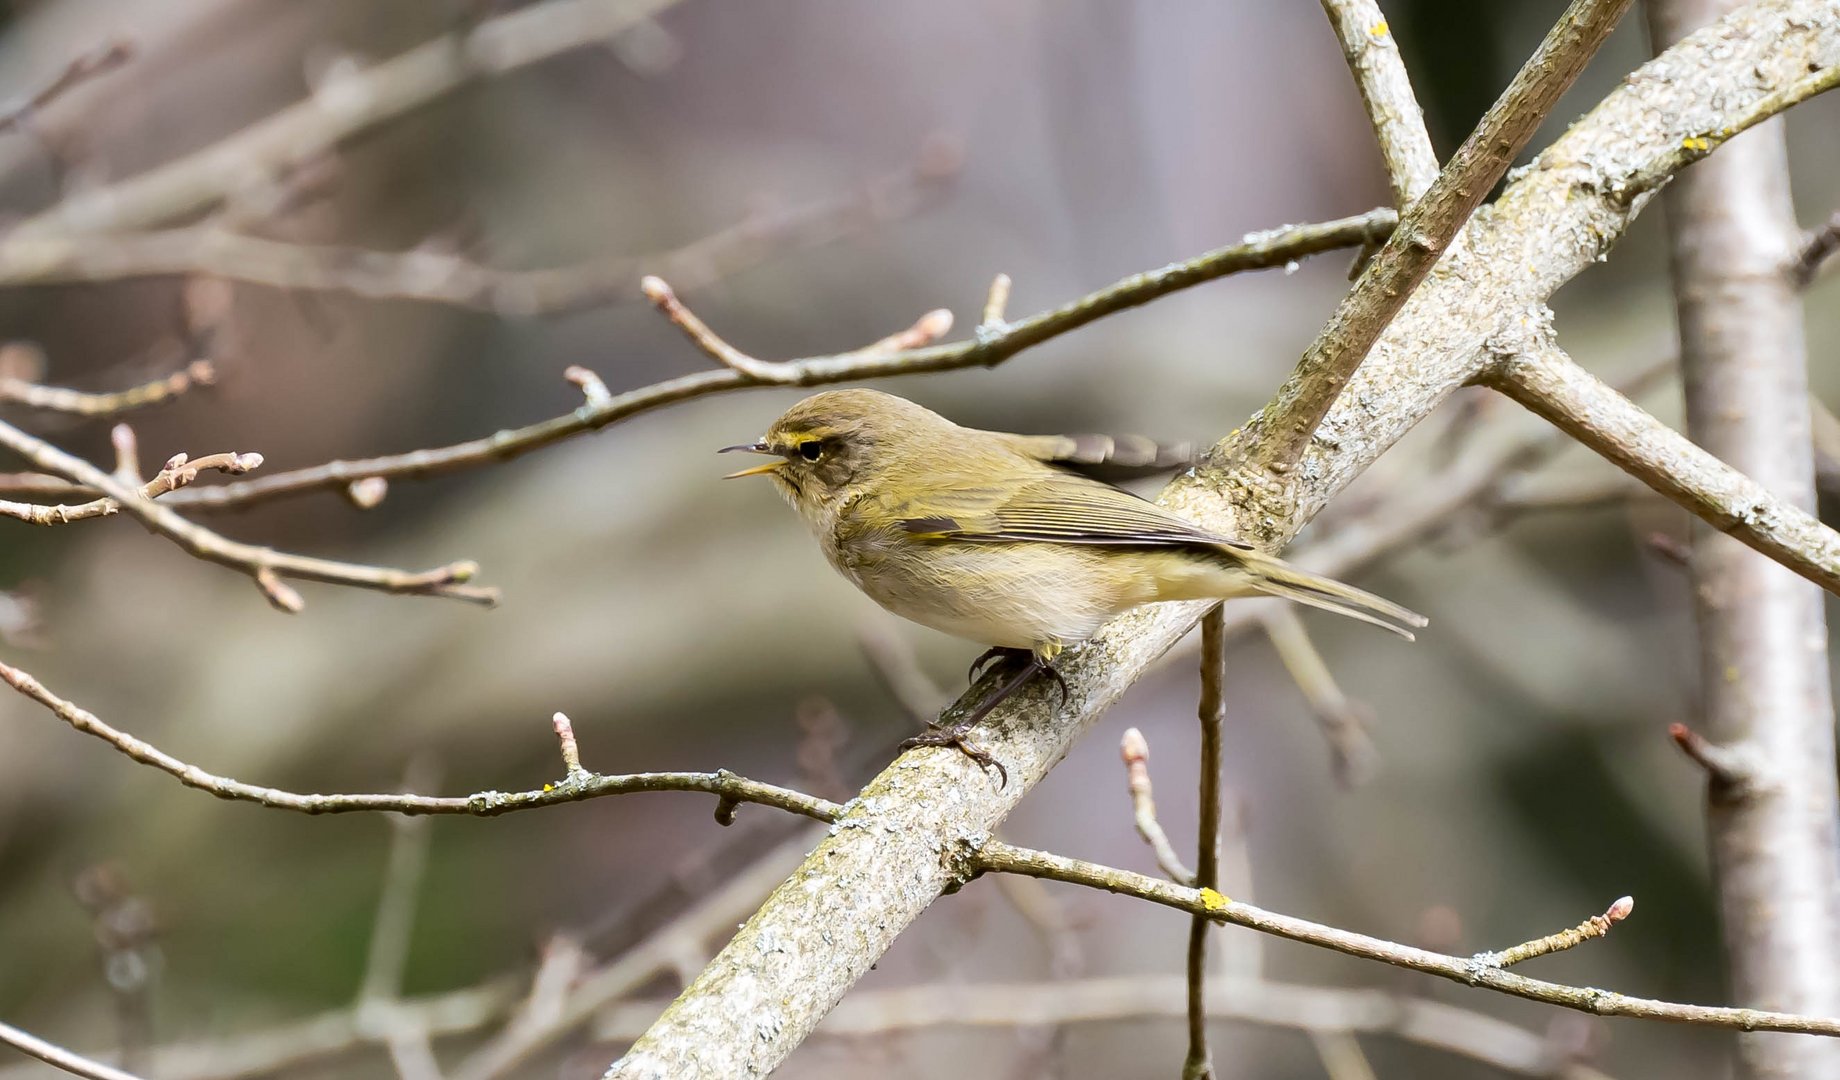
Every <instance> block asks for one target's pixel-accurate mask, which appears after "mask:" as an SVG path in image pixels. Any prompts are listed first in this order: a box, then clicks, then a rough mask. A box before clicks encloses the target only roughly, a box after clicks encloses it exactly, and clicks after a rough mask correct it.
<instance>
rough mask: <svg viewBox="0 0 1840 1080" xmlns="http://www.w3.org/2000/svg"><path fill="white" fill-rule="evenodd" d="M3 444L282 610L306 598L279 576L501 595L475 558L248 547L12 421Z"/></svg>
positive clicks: (484, 600) (1, 434)
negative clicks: (395, 565)
mask: <svg viewBox="0 0 1840 1080" xmlns="http://www.w3.org/2000/svg"><path fill="white" fill-rule="evenodd" d="M0 446H5V447H7V448H8V449H10V450H12V451H13V452H14V453H16V454H18V455H19V456H21V457H23V458H25V459H26V460H27V461H29V462H31V463H32V464H34V465H36V466H38V467H39V468H41V469H44V470H45V471H47V472H52V473H56V474H58V475H59V476H63V477H66V478H68V479H71V480H74V481H76V482H78V483H81V484H85V485H88V486H89V487H93V488H95V489H96V490H98V491H100V492H102V494H104V495H106V496H108V497H109V498H111V499H113V500H114V501H115V503H116V505H117V507H118V508H119V509H120V510H122V511H124V512H126V513H127V514H129V515H131V516H133V517H135V518H138V519H139V520H140V522H141V524H142V525H145V526H146V527H147V529H148V531H150V532H154V533H158V534H159V535H161V536H164V537H166V538H167V539H169V540H171V541H172V542H173V543H175V544H177V545H179V546H180V547H181V548H183V549H185V550H186V551H188V552H190V553H191V554H193V555H196V556H197V557H199V558H201V559H205V560H207V561H209V562H214V563H218V564H220V565H223V566H228V567H231V568H233V569H236V570H240V571H242V572H243V573H245V574H248V575H249V576H250V577H251V578H252V579H254V580H255V582H256V585H257V586H258V587H259V588H261V589H262V591H263V592H264V593H265V594H266V595H267V596H268V597H269V599H270V601H271V602H273V603H275V604H276V606H277V607H281V608H283V609H284V610H290V611H297V610H299V608H300V606H301V601H300V598H299V594H298V593H295V592H294V591H293V590H292V589H291V588H288V587H287V586H285V585H284V584H283V583H282V582H281V581H280V578H281V577H292V578H301V579H304V580H307V581H323V582H328V583H330V584H334V585H351V586H355V587H358V588H363V589H377V590H380V591H382V592H389V593H403V594H408V595H420V596H447V597H453V598H455V599H459V600H468V601H471V602H473V603H477V604H486V605H490V604H493V603H495V602H497V599H498V591H497V590H496V589H488V588H481V587H479V586H474V585H468V584H465V583H466V582H467V581H469V580H471V579H472V577H473V576H474V575H475V574H477V573H478V572H479V567H478V565H477V564H475V563H472V562H456V563H449V564H448V565H446V566H439V567H436V568H434V569H433V570H424V571H421V572H419V573H411V572H409V571H406V570H395V569H391V568H387V567H377V566H362V565H359V564H356V563H344V562H336V561H334V560H331V559H315V558H310V557H308V556H304V555H293V554H289V553H287V552H282V551H276V550H274V549H273V548H265V547H258V546H256V545H254V544H244V543H240V542H238V541H235V540H229V539H226V538H225V537H222V536H219V535H218V534H217V533H214V532H212V531H211V530H209V529H206V528H204V527H203V526H201V525H197V524H194V523H192V522H191V521H188V520H186V519H185V518H184V517H181V516H180V515H179V514H177V513H175V512H173V511H172V510H170V509H168V508H167V507H166V506H164V505H162V504H161V503H158V502H155V501H153V500H152V499H148V498H144V497H142V495H141V493H140V492H138V491H136V490H135V489H133V488H131V487H128V486H127V485H125V484H123V483H122V482H121V481H120V480H118V479H116V478H115V477H113V476H111V475H109V474H108V473H107V472H105V471H103V470H101V469H98V468H97V467H95V466H94V465H91V464H90V463H89V462H87V461H84V460H83V459H82V458H79V457H76V456H75V455H73V454H68V453H65V452H64V451H63V450H60V449H58V448H57V447H55V446H52V445H51V444H50V443H48V442H45V441H44V440H43V439H40V438H37V437H36V436H33V435H29V434H27V433H26V432H24V431H21V430H20V429H19V428H16V427H14V426H13V425H11V424H7V423H0ZM175 460H178V459H175ZM179 465H180V466H183V465H184V462H183V461H180V462H179ZM194 490H196V489H194ZM105 512H106V511H105Z"/></svg>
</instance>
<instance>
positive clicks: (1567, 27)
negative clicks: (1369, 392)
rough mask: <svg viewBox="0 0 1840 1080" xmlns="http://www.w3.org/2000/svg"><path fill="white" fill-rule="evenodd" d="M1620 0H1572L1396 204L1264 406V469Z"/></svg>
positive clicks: (1303, 433)
mask: <svg viewBox="0 0 1840 1080" xmlns="http://www.w3.org/2000/svg"><path fill="white" fill-rule="evenodd" d="M1630 3H1631V0H1573V3H1572V5H1571V6H1570V7H1569V8H1567V9H1566V11H1565V14H1563V15H1561V16H1560V17H1559V21H1558V23H1557V24H1555V25H1554V26H1553V28H1552V30H1551V32H1549V33H1548V34H1547V36H1546V40H1544V41H1542V42H1541V43H1540V47H1539V49H1538V50H1537V51H1536V52H1535V53H1534V54H1533V56H1532V57H1530V58H1529V59H1528V60H1527V62H1526V63H1525V64H1523V65H1522V66H1521V70H1520V71H1519V73H1517V74H1516V75H1515V76H1514V81H1513V82H1512V83H1510V84H1509V85H1508V89H1507V90H1506V91H1505V92H1503V94H1502V95H1501V98H1500V99H1499V100H1497V101H1496V102H1495V104H1494V105H1493V106H1491V107H1490V109H1489V111H1488V112H1487V113H1486V114H1485V115H1484V116H1483V118H1482V122H1481V123H1480V124H1478V125H1477V127H1476V130H1475V131H1473V132H1471V133H1470V136H1469V138H1467V139H1465V140H1464V141H1463V145H1462V146H1460V147H1458V148H1457V152H1456V153H1455V154H1454V155H1452V156H1451V159H1450V162H1449V163H1448V164H1447V165H1445V166H1444V169H1443V171H1441V172H1439V173H1438V178H1437V180H1436V181H1435V182H1434V183H1433V184H1432V185H1431V188H1430V190H1428V191H1426V192H1425V195H1424V197H1423V198H1421V199H1419V200H1418V201H1417V202H1416V203H1414V204H1413V205H1412V208H1411V209H1410V210H1409V211H1407V212H1406V214H1405V217H1404V218H1403V219H1402V220H1401V221H1400V223H1399V227H1398V228H1397V229H1395V230H1394V232H1393V235H1392V237H1391V238H1390V239H1388V240H1387V242H1386V245H1385V246H1384V247H1382V248H1381V249H1380V251H1379V253H1378V254H1376V255H1375V256H1374V259H1373V262H1371V263H1370V264H1368V267H1367V269H1366V270H1365V271H1364V272H1363V273H1362V274H1361V277H1360V279H1359V280H1358V281H1356V282H1355V286H1354V288H1352V289H1350V290H1349V291H1348V295H1347V296H1345V297H1344V298H1343V299H1342V303H1341V306H1339V307H1338V308H1337V309H1336V311H1335V314H1334V315H1333V316H1332V317H1331V318H1330V320H1329V324H1328V325H1327V326H1325V327H1323V329H1322V332H1321V333H1319V334H1318V335H1317V336H1316V340H1315V341H1313V342H1311V343H1310V347H1309V349H1308V350H1306V351H1305V352H1304V354H1303V358H1302V359H1301V360H1299V361H1298V362H1297V369H1296V371H1295V372H1293V373H1292V375H1291V377H1290V379H1289V380H1288V381H1286V383H1285V384H1284V386H1283V387H1282V388H1281V389H1280V390H1279V391H1278V396H1277V398H1276V400H1275V405H1276V408H1275V409H1267V411H1266V420H1265V437H1264V438H1263V439H1262V440H1261V441H1260V445H1259V448H1258V454H1259V460H1260V461H1261V462H1262V463H1263V464H1265V465H1266V466H1267V467H1268V468H1272V469H1274V470H1276V471H1280V472H1282V471H1285V470H1288V469H1290V468H1291V466H1293V465H1294V464H1296V462H1297V460H1298V459H1299V458H1301V457H1302V456H1303V452H1304V450H1305V449H1306V448H1307V447H1308V446H1309V444H1310V439H1311V438H1312V437H1313V436H1314V435H1315V434H1316V428H1317V426H1318V425H1319V424H1321V423H1322V419H1323V417H1324V416H1325V415H1327V413H1328V412H1329V406H1331V405H1333V404H1334V403H1335V399H1336V398H1337V397H1340V396H1341V393H1342V388H1343V387H1345V386H1347V385H1348V381H1349V380H1350V379H1352V378H1353V377H1354V373H1355V370H1356V369H1357V368H1359V367H1360V366H1361V362H1362V361H1363V360H1365V359H1367V354H1368V353H1369V352H1371V351H1372V350H1373V347H1374V343H1375V342H1377V341H1379V340H1380V335H1381V333H1382V332H1383V331H1384V330H1385V329H1386V328H1387V325H1388V324H1389V323H1391V322H1392V321H1393V319H1394V317H1395V316H1397V315H1398V314H1399V312H1400V310H1401V309H1402V308H1404V307H1405V303H1406V300H1407V299H1408V298H1410V297H1411V295H1412V293H1413V291H1414V290H1415V289H1417V287H1418V285H1419V283H1420V282H1422V281H1423V280H1424V279H1425V275H1427V274H1429V273H1430V272H1431V268H1432V266H1433V265H1435V264H1436V263H1437V261H1438V259H1439V258H1440V257H1441V256H1442V255H1443V254H1444V252H1445V250H1446V249H1447V248H1448V247H1449V246H1450V242H1451V241H1452V239H1454V238H1455V237H1456V235H1457V232H1458V230H1459V229H1461V228H1462V227H1463V223H1464V222H1466V221H1468V220H1469V217H1470V215H1471V214H1472V213H1473V212H1474V211H1475V209H1476V207H1478V206H1480V205H1481V204H1482V200H1483V199H1485V198H1487V197H1488V195H1489V192H1490V191H1491V190H1493V189H1494V187H1495V182H1496V181H1497V180H1499V179H1501V176H1502V174H1503V173H1505V172H1506V171H1507V169H1508V166H1509V165H1511V164H1512V163H1513V161H1514V157H1515V155H1517V154H1519V153H1520V151H1521V148H1522V147H1524V146H1526V145H1527V140H1528V139H1530V138H1532V137H1533V133H1534V130H1535V129H1536V128H1538V127H1539V126H1540V124H1541V122H1542V121H1544V120H1545V119H1546V115H1547V113H1549V112H1551V111H1552V107H1553V105H1554V104H1556V103H1557V102H1558V100H1559V96H1560V95H1561V94H1563V93H1564V92H1565V91H1566V89H1567V88H1568V87H1570V86H1571V85H1572V81H1573V80H1574V79H1576V78H1577V77H1578V73H1579V72H1580V71H1582V70H1584V65H1585V62H1586V61H1588V60H1589V59H1590V58H1591V57H1592V55H1593V54H1595V53H1596V52H1597V48H1598V46H1599V45H1601V44H1603V41H1604V39H1605V38H1607V37H1609V36H1610V31H1611V29H1612V28H1614V27H1615V26H1616V24H1617V21H1618V20H1619V19H1621V18H1622V16H1623V12H1624V11H1626V10H1628V8H1629V5H1630Z"/></svg>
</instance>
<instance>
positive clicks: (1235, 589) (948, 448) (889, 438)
mask: <svg viewBox="0 0 1840 1080" xmlns="http://www.w3.org/2000/svg"><path fill="white" fill-rule="evenodd" d="M734 450H746V451H751V452H753V453H757V454H767V455H770V456H771V457H773V458H774V460H773V461H770V462H767V463H765V464H763V465H757V466H755V467H753V468H750V469H743V470H741V471H740V472H737V473H731V474H730V476H729V477H728V478H733V477H739V476H766V477H769V478H770V479H772V481H773V482H774V486H776V487H777V488H779V490H780V492H781V494H783V495H784V496H785V497H786V499H787V501H789V502H790V503H792V505H793V506H794V507H796V508H797V509H798V511H799V514H800V516H802V517H803V518H804V519H805V521H806V523H807V524H808V525H810V526H811V530H812V532H813V534H814V535H816V537H817V539H818V546H819V547H821V548H822V549H823V550H824V556H825V558H827V559H829V560H830V563H831V565H832V566H834V567H836V569H837V571H838V572H839V573H841V574H842V575H843V576H844V577H846V578H849V579H850V580H851V581H852V582H854V583H855V584H856V587H857V588H859V589H861V590H862V591H863V592H865V593H867V594H869V597H870V598H871V599H873V600H874V601H875V602H876V603H878V604H880V605H882V606H883V607H885V608H887V609H888V610H889V611H892V612H894V613H895V614H896V615H900V616H902V617H903V618H907V619H912V620H913V621H914V622H917V623H921V624H922V625H925V626H930V627H932V628H934V629H935V630H943V631H945V632H946V633H948V634H953V635H955V636H957V637H962V638H967V639H969V640H971V641H977V642H982V643H983V644H985V645H990V646H993V648H992V650H991V651H990V652H989V653H986V654H985V656H984V657H983V658H980V661H979V664H980V665H981V664H982V662H983V660H984V659H988V658H990V657H993V656H1012V657H1016V658H1019V659H1022V660H1024V661H1025V662H1023V663H1020V664H1018V665H1017V667H1018V670H1017V671H1016V672H1014V673H1013V674H1012V676H1011V677H1010V679H1009V680H1008V681H1007V682H1005V683H1004V684H1003V685H1002V686H1000V687H999V688H998V689H997V691H996V692H995V693H993V694H992V695H990V697H988V698H986V699H985V700H984V701H983V702H982V703H980V704H979V706H978V707H977V708H976V709H975V710H973V711H972V712H971V713H970V714H968V715H967V716H966V717H965V718H964V719H963V720H961V721H960V722H959V723H958V724H956V725H954V726H952V727H950V728H946V729H935V730H934V731H932V732H930V733H928V734H926V735H922V736H919V737H917V738H915V739H910V740H908V743H907V744H904V745H935V746H936V745H956V746H958V747H959V748H960V749H962V750H964V751H965V752H966V753H967V754H969V755H971V756H972V757H973V758H974V759H976V760H977V761H979V762H980V763H982V764H997V763H996V762H994V761H992V759H991V758H990V756H989V754H987V753H985V752H984V751H983V750H982V749H980V748H978V747H977V746H975V745H974V744H972V743H971V742H970V741H969V740H968V739H967V738H966V736H965V732H966V730H967V729H969V728H970V727H971V726H972V725H974V724H976V723H977V722H978V721H979V720H981V719H983V718H984V716H985V715H987V714H988V713H989V712H990V710H991V709H992V708H994V707H995V706H996V704H997V703H998V702H999V701H1001V700H1003V698H1005V697H1007V696H1008V695H1009V694H1011V693H1013V692H1014V691H1015V690H1017V689H1018V688H1020V687H1021V686H1022V685H1023V683H1024V682H1026V681H1027V680H1028V678H1029V677H1030V676H1031V675H1033V674H1034V673H1036V672H1037V671H1046V672H1048V673H1049V674H1050V675H1053V676H1054V677H1055V678H1056V679H1057V680H1058V679H1059V676H1058V675H1057V674H1055V673H1054V671H1053V669H1052V668H1051V667H1049V664H1050V663H1051V662H1052V661H1053V660H1054V658H1055V657H1056V656H1058V655H1059V654H1060V652H1061V650H1062V649H1063V648H1065V647H1066V646H1069V645H1074V644H1078V643H1079V642H1082V641H1085V640H1086V639H1087V638H1090V637H1091V636H1092V635H1093V633H1094V632H1095V631H1097V630H1098V629H1099V627H1100V625H1102V624H1103V623H1104V622H1105V621H1106V620H1108V619H1110V618H1112V617H1113V616H1114V615H1117V614H1119V613H1121V612H1124V611H1128V610H1130V609H1131V608H1134V607H1137V606H1139V605H1141V604H1149V603H1156V602H1158V601H1164V600H1224V599H1227V598H1229V597H1236V596H1247V595H1251V594H1256V593H1265V594H1269V595H1272V596H1280V597H1284V598H1286V599H1289V600H1295V601H1297V602H1298V603H1302V604H1308V605H1310V606H1312V607H1319V608H1324V609H1327V610H1329V611H1333V612H1336V613H1337V614H1341V615H1347V616H1349V617H1351V618H1355V619H1359V620H1361V621H1363V622H1368V623H1373V624H1374V625H1376V626H1382V627H1385V628H1386V629H1388V630H1391V631H1393V632H1394V633H1396V634H1399V635H1401V636H1402V637H1405V638H1407V639H1408V640H1410V639H1411V637H1412V634H1411V631H1409V630H1407V629H1405V627H1406V626H1423V625H1425V621H1426V620H1425V617H1424V616H1422V615H1419V614H1416V613H1415V612H1412V611H1409V610H1407V609H1406V608H1403V607H1401V606H1399V605H1398V604H1395V603H1393V602H1391V601H1389V600H1385V599H1382V598H1381V597H1378V596H1375V595H1373V594H1372V593H1368V592H1363V591H1362V590H1360V589H1356V588H1353V587H1352V586H1348V585H1344V584H1342V583H1341V582H1339V581H1334V580H1331V579H1329V578H1325V577H1320V576H1318V575H1316V574H1312V573H1309V572H1308V571H1304V570H1299V569H1297V568H1296V567H1293V566H1290V565H1289V564H1287V563H1285V562H1283V561H1282V560H1280V559H1278V558H1276V557H1274V556H1271V555H1266V554H1264V553H1263V552H1260V551H1257V550H1254V549H1253V548H1252V547H1251V546H1250V545H1248V544H1246V543H1244V542H1243V541H1240V540H1235V539H1233V538H1232V537H1228V536H1221V535H1219V534H1217V533H1211V532H1208V531H1207V530H1205V529H1202V528H1201V527H1199V526H1197V525H1195V524H1193V523H1191V522H1188V521H1185V520H1183V519H1182V518H1180V517H1177V516H1176V515H1174V514H1172V513H1170V512H1169V511H1167V510H1164V509H1162V508H1161V507H1159V506H1157V505H1156V504H1154V503H1151V502H1148V501H1146V500H1144V499H1141V498H1138V497H1137V496H1136V495H1133V494H1131V493H1130V492H1128V491H1124V490H1122V489H1120V488H1116V487H1113V486H1112V485H1110V484H1108V483H1105V482H1103V481H1100V480H1097V479H1094V478H1092V477H1090V476H1087V475H1082V473H1081V472H1078V471H1076V470H1078V469H1090V468H1093V467H1103V466H1112V467H1122V468H1124V469H1127V470H1128V469H1132V468H1155V467H1168V466H1171V465H1174V464H1178V463H1180V462H1179V460H1171V457H1170V455H1169V454H1167V453H1165V452H1164V450H1163V448H1161V447H1158V446H1157V445H1156V444H1155V443H1153V442H1150V441H1149V440H1146V439H1137V438H1119V439H1112V438H1108V437H1105V436H1086V435H1082V436H1073V437H1070V436H1063V435H1011V434H1007V433H1005V432H998V431H979V430H977V429H974V428H966V427H960V426H959V425H957V424H954V423H953V422H952V421H950V420H947V419H946V418H945V417H943V416H940V415H939V414H937V413H935V412H932V411H931V410H929V409H925V408H922V407H921V406H919V405H916V404H914V403H913V402H911V401H907V400H905V399H903V398H898V397H895V396H893V395H892V394H884V393H881V392H879V391H875V390H831V391H827V392H824V393H820V394H814V395H812V396H811V397H808V398H806V399H805V400H803V401H801V402H799V403H798V404H797V405H794V406H793V407H792V408H790V409H788V410H786V412H785V414H784V415H782V416H781V417H780V418H779V419H777V420H775V421H773V424H772V426H771V427H769V428H768V429H767V433H766V434H765V435H764V436H763V437H762V438H761V439H760V441H759V442H755V443H746V444H743V445H740V446H728V447H723V448H722V450H721V451H720V452H722V453H728V452H730V451H734ZM978 666H979V665H974V666H973V668H972V672H973V677H974V678H975V676H976V674H977V668H978ZM997 767H998V769H999V772H1001V771H1002V766H1001V765H998V766H997Z"/></svg>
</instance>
